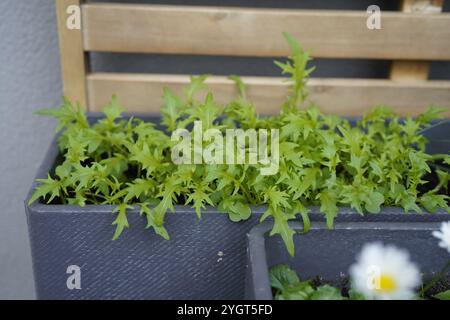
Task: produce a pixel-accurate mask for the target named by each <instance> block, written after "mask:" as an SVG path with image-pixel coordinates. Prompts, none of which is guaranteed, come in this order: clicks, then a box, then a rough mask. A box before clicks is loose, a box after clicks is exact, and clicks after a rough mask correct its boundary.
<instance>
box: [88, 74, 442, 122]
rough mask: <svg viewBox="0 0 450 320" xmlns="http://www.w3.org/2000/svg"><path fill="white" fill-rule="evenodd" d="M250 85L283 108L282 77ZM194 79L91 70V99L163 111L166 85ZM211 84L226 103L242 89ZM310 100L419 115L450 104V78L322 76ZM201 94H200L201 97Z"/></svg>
mask: <svg viewBox="0 0 450 320" xmlns="http://www.w3.org/2000/svg"><path fill="white" fill-rule="evenodd" d="M242 79H243V80H244V82H245V83H246V84H247V85H248V97H249V98H250V99H251V100H252V101H253V102H254V103H255V106H256V108H257V110H258V111H259V112H260V113H261V114H274V113H278V112H279V108H280V105H281V103H282V101H284V99H285V97H286V95H287V94H288V91H287V84H286V82H285V81H284V79H283V78H269V77H243V78H242ZM188 83H189V77H188V76H185V75H163V74H161V75H159V74H114V73H93V74H90V75H88V87H89V91H90V95H89V97H90V105H91V107H92V110H93V111H99V110H101V108H102V107H103V106H104V105H106V103H107V102H108V101H109V100H110V99H111V96H112V95H113V94H117V95H118V98H119V101H120V102H121V103H122V104H123V105H124V106H125V107H126V108H127V110H128V111H133V112H158V111H159V108H160V106H161V104H162V99H161V96H162V90H163V88H164V87H166V86H167V87H169V88H170V89H172V90H173V91H175V92H176V93H178V94H181V92H182V87H183V86H185V85H186V84H188ZM207 84H208V87H209V88H210V89H211V90H212V91H213V92H214V93H215V98H216V99H217V100H218V101H219V102H221V103H226V102H228V101H230V99H231V98H232V97H234V96H235V95H236V94H237V90H236V88H235V86H234V84H233V82H232V81H230V80H228V79H227V78H226V77H222V76H211V77H210V78H209V79H208V81H207ZM308 86H309V90H310V100H311V101H314V102H315V103H316V104H317V105H318V106H319V107H320V108H321V109H322V110H323V111H324V112H325V113H332V114H339V115H361V114H362V113H364V112H365V111H366V110H368V109H369V108H371V107H373V106H374V105H379V104H385V105H389V106H392V107H393V108H394V109H395V110H396V111H398V112H399V113H400V114H402V115H416V114H418V113H420V112H422V111H424V110H425V109H426V107H427V106H428V105H429V104H435V105H443V106H445V105H447V106H448V105H449V104H450V81H424V82H405V83H403V82H395V81H391V80H374V79H330V78H328V79H319V78H313V79H311V80H310V82H309V84H308ZM199 98H200V97H199Z"/></svg>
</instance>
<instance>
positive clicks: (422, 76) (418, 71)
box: [390, 0, 444, 80]
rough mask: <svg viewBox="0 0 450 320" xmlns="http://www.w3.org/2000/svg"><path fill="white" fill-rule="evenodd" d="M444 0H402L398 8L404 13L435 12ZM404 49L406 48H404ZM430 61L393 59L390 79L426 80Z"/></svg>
mask: <svg viewBox="0 0 450 320" xmlns="http://www.w3.org/2000/svg"><path fill="white" fill-rule="evenodd" d="M443 4H444V0H402V1H401V6H400V10H401V11H402V12H405V13H423V14H436V13H440V12H442V6H443ZM406 50H408V49H407V48H406ZM429 68H430V63H429V62H427V61H393V62H392V65H391V70H390V78H391V79H392V80H427V79H428V72H429Z"/></svg>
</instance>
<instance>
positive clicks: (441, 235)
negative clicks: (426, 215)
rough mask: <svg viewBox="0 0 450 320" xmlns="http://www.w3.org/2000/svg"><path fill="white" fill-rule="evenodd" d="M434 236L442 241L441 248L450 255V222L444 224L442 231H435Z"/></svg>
mask: <svg viewBox="0 0 450 320" xmlns="http://www.w3.org/2000/svg"><path fill="white" fill-rule="evenodd" d="M433 236H435V237H436V238H438V239H440V240H441V241H440V242H439V246H440V247H441V248H444V249H447V251H448V252H449V253H450V221H447V222H442V224H441V229H440V231H433Z"/></svg>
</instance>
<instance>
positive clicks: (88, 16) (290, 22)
mask: <svg viewBox="0 0 450 320" xmlns="http://www.w3.org/2000/svg"><path fill="white" fill-rule="evenodd" d="M83 14H84V48H85V50H87V51H113V52H136V53H176V54H205V55H239V56H286V55H288V53H289V50H288V47H287V45H286V43H285V40H284V39H283V37H282V32H283V31H287V32H290V33H291V34H292V35H293V36H294V37H295V38H297V39H298V40H299V41H300V42H301V44H302V45H303V46H304V47H305V48H307V49H308V50H311V51H312V55H313V56H315V57H325V58H374V59H417V60H450V41H448V39H450V14H448V13H443V14H437V15H422V14H415V13H400V12H386V11H383V12H382V13H381V18H382V20H381V21H382V25H381V26H382V29H381V30H369V29H368V28H367V26H366V20H367V14H366V12H364V11H329V10H286V9H256V8H227V7H222V8H218V7H198V6H165V5H136V4H135V5H132V4H131V5H130V4H128V5H126V4H87V5H84V6H83Z"/></svg>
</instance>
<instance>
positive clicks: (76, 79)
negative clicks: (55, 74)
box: [55, 0, 88, 108]
mask: <svg viewBox="0 0 450 320" xmlns="http://www.w3.org/2000/svg"><path fill="white" fill-rule="evenodd" d="M82 1H83V0H55V5H56V14H57V21H58V37H59V50H60V59H61V72H62V81H63V94H64V96H66V97H67V98H69V99H70V100H71V101H77V102H79V103H80V104H81V105H82V106H83V107H86V108H88V106H87V101H88V99H87V90H86V73H87V55H86V54H85V53H84V50H83V34H82V26H81V29H69V28H68V27H67V19H68V18H69V16H70V13H68V12H67V10H68V8H69V7H70V6H78V7H79V8H80V12H81V7H80V5H81V2H82Z"/></svg>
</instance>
